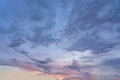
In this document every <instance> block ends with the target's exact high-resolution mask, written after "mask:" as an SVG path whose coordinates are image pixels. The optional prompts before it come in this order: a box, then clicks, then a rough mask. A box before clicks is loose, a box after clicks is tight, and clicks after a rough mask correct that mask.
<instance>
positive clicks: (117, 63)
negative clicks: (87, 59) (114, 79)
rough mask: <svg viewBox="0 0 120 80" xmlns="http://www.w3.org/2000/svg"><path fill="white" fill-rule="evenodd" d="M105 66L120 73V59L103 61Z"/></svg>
mask: <svg viewBox="0 0 120 80" xmlns="http://www.w3.org/2000/svg"><path fill="white" fill-rule="evenodd" d="M103 66H106V67H111V68H114V69H115V70H117V71H120V70H119V68H120V58H114V59H108V60H105V61H103Z"/></svg>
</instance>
